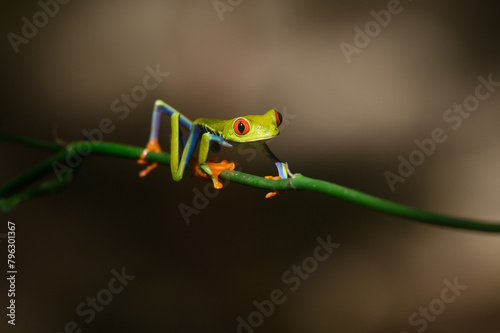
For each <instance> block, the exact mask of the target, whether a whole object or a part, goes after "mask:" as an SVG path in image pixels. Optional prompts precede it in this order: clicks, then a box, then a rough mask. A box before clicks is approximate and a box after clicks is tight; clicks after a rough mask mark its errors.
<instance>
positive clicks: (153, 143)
mask: <svg viewBox="0 0 500 333" xmlns="http://www.w3.org/2000/svg"><path fill="white" fill-rule="evenodd" d="M151 151H154V152H155V153H161V152H162V150H161V147H160V144H159V143H158V140H150V141H148V143H147V145H146V148H144V150H143V151H142V153H141V156H140V158H139V159H138V160H137V163H138V164H143V165H148V166H147V167H146V169H144V170H142V171H141V172H139V177H145V176H146V175H147V174H148V173H149V172H150V171H151V170H153V169H155V168H156V167H157V166H158V163H156V162H153V163H150V162H148V161H146V156H147V155H148V153H149V152H151Z"/></svg>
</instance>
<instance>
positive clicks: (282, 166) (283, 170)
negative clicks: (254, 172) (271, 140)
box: [259, 143, 293, 199]
mask: <svg viewBox="0 0 500 333" xmlns="http://www.w3.org/2000/svg"><path fill="white" fill-rule="evenodd" d="M259 148H260V150H261V151H262V152H263V153H264V154H265V155H266V156H267V157H268V158H269V159H270V160H271V161H273V162H274V165H276V168H277V169H278V174H279V176H266V177H265V178H267V179H273V180H279V179H286V178H291V177H293V173H292V172H291V171H290V169H289V168H288V163H286V162H281V160H280V159H279V158H277V157H276V155H274V154H273V152H272V151H271V149H269V147H268V146H267V144H265V143H263V144H262V145H261V146H260V147H259ZM281 193H284V191H273V192H269V193H267V194H266V199H268V198H271V197H274V196H275V195H276V194H281Z"/></svg>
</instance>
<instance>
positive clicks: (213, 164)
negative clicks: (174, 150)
mask: <svg viewBox="0 0 500 333" xmlns="http://www.w3.org/2000/svg"><path fill="white" fill-rule="evenodd" d="M217 161H218V159H217V158H214V159H213V160H212V161H207V165H208V167H209V168H210V171H212V175H213V177H214V178H213V179H214V187H215V188H216V189H221V188H222V183H221V182H219V175H220V173H221V172H222V171H225V170H234V168H235V165H234V163H233V162H231V163H230V162H228V161H226V160H224V161H221V162H217ZM190 164H191V168H192V171H193V175H195V176H196V177H198V178H201V179H210V176H208V175H207V174H206V173H205V172H204V171H203V170H201V169H200V167H199V165H198V163H197V161H196V160H195V161H194V162H193V161H190Z"/></svg>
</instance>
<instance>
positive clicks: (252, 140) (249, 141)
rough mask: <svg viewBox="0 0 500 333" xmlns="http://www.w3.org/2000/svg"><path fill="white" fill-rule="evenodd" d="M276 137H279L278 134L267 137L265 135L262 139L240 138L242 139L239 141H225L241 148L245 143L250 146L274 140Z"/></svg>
mask: <svg viewBox="0 0 500 333" xmlns="http://www.w3.org/2000/svg"><path fill="white" fill-rule="evenodd" d="M278 135H279V133H278V134H269V135H266V136H264V137H258V138H255V139H251V140H248V139H244V138H241V139H242V140H241V141H235V140H227V141H228V142H229V143H231V144H232V145H234V146H243V145H245V144H246V143H250V144H252V143H257V142H264V141H267V140H271V139H274V138H275V137H277V136H278Z"/></svg>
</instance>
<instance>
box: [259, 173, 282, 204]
mask: <svg viewBox="0 0 500 333" xmlns="http://www.w3.org/2000/svg"><path fill="white" fill-rule="evenodd" d="M264 178H266V179H272V180H280V179H281V177H280V176H265V177H264ZM283 193H285V191H273V192H269V193H267V194H266V199H269V198H272V197H274V196H275V195H276V194H283Z"/></svg>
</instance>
